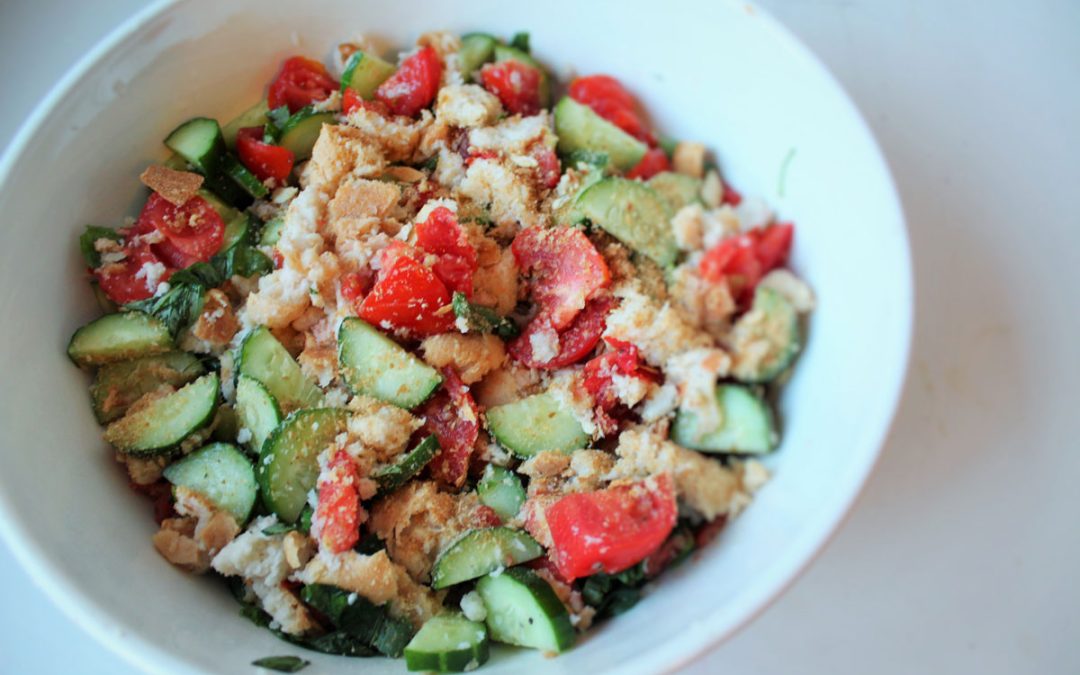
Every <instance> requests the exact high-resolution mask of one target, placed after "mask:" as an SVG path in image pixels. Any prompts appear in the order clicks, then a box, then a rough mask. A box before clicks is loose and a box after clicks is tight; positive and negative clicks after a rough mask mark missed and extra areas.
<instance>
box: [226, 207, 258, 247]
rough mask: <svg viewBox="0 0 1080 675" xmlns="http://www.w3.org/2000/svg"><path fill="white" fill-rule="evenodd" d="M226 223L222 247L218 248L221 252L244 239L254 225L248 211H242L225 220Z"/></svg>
mask: <svg viewBox="0 0 1080 675" xmlns="http://www.w3.org/2000/svg"><path fill="white" fill-rule="evenodd" d="M225 223H226V225H225V235H224V237H223V238H222V240H221V248H220V249H218V252H219V253H224V252H225V251H228V250H229V249H231V248H232V247H234V246H236V245H237V244H239V243H240V242H241V241H244V239H246V238H247V236H248V232H250V231H251V228H252V227H254V225H253V224H252V222H251V216H250V215H248V214H246V213H241V214H239V215H238V216H237V217H236V218H233V219H232V220H227V221H225Z"/></svg>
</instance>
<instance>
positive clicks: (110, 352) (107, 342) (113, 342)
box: [67, 312, 175, 366]
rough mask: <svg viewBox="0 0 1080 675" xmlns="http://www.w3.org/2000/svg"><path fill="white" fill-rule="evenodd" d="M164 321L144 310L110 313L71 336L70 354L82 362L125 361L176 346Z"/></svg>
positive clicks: (87, 364)
mask: <svg viewBox="0 0 1080 675" xmlns="http://www.w3.org/2000/svg"><path fill="white" fill-rule="evenodd" d="M174 348H175V347H174V345H173V339H172V335H170V334H169V329H168V328H166V327H165V324H163V323H161V322H160V321H158V320H157V319H155V318H154V317H152V316H150V315H149V314H143V313H142V312H120V313H119V314H107V315H105V316H103V317H101V318H98V319H95V320H93V321H91V322H90V323H88V324H86V325H85V326H83V327H82V328H80V329H79V330H77V331H75V334H74V335H72V336H71V341H70V342H68V348H67V353H68V358H70V359H71V360H72V361H74V362H75V364H76V365H79V366H96V365H100V364H102V363H113V362H115V361H126V360H128V359H133V358H135V357H138V356H149V355H151V354H162V353H164V352H168V351H172V350H173V349H174Z"/></svg>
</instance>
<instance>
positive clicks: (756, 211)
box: [735, 197, 773, 230]
mask: <svg viewBox="0 0 1080 675" xmlns="http://www.w3.org/2000/svg"><path fill="white" fill-rule="evenodd" d="M735 214H736V215H737V216H738V218H739V225H740V226H741V228H742V229H743V230H752V229H754V228H755V227H765V226H766V225H768V224H769V223H771V222H772V219H773V212H772V209H770V208H769V205H768V204H767V203H766V202H765V200H764V199H761V198H760V197H747V198H746V199H744V200H742V202H740V203H739V205H738V206H736V207H735Z"/></svg>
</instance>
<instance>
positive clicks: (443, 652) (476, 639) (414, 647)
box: [405, 614, 489, 673]
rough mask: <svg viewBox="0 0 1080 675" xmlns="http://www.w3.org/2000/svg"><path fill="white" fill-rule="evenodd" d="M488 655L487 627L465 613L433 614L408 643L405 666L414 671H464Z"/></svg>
mask: <svg viewBox="0 0 1080 675" xmlns="http://www.w3.org/2000/svg"><path fill="white" fill-rule="evenodd" d="M488 657H489V648H488V636H487V628H486V627H485V626H484V624H482V623H477V622H475V621H469V620H468V619H466V618H465V617H464V616H462V615H461V614H440V615H439V616H433V617H431V618H430V619H428V620H427V621H425V622H424V625H423V626H422V627H421V628H420V632H418V633H417V634H416V635H414V636H413V639H412V640H411V641H410V642H409V644H407V645H405V667H406V668H408V669H409V670H413V671H417V670H419V671H428V672H436V673H462V672H465V671H468V670H475V669H476V668H479V667H480V666H482V665H484V664H485V663H486V662H487V660H488Z"/></svg>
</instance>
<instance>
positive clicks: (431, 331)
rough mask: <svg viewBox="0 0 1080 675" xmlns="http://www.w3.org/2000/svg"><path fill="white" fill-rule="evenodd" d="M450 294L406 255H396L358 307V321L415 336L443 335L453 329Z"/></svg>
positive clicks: (424, 268) (432, 276)
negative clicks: (407, 332) (399, 330)
mask: <svg viewBox="0 0 1080 675" xmlns="http://www.w3.org/2000/svg"><path fill="white" fill-rule="evenodd" d="M449 305H450V292H449V291H448V290H446V285H445V284H444V283H443V282H441V281H439V278H438V277H436V276H435V273H434V272H432V271H431V270H429V269H428V268H426V267H424V266H423V265H421V264H420V263H419V262H417V261H416V260H414V259H413V258H412V257H411V256H408V255H399V256H398V257H397V259H396V260H394V262H393V266H392V267H390V268H389V269H388V270H385V271H384V274H383V276H382V277H381V278H380V279H379V280H378V281H376V282H375V286H374V287H372V289H371V292H370V293H368V295H367V297H366V298H364V301H363V302H362V303H361V304H360V311H359V312H358V313H359V314H360V318H362V319H364V320H365V321H367V322H369V323H371V324H374V325H376V326H379V327H380V328H384V329H388V328H398V329H404V330H407V331H409V332H411V333H415V334H417V335H421V336H424V335H435V334H437V333H445V332H447V331H448V330H450V329H451V328H452V327H453V325H454V315H453V313H452V312H450V311H446V310H444V309H443V308H444V307H448V306H449Z"/></svg>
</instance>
